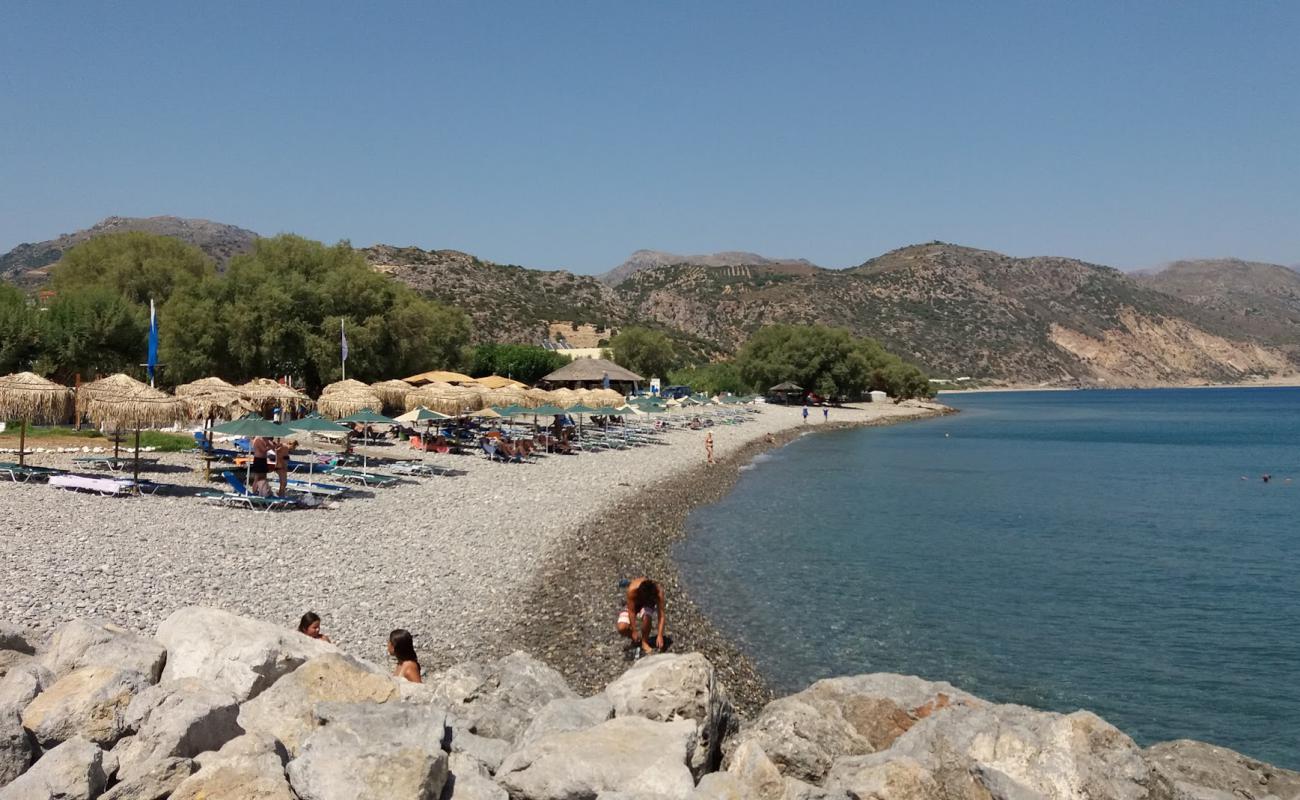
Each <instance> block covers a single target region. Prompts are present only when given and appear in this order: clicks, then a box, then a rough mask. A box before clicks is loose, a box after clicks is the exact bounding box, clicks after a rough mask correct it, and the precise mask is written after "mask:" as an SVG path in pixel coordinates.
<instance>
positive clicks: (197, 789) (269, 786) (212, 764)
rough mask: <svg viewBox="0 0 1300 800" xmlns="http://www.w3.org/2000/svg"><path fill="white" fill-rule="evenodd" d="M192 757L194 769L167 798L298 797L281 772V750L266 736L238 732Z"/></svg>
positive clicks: (246, 799)
mask: <svg viewBox="0 0 1300 800" xmlns="http://www.w3.org/2000/svg"><path fill="white" fill-rule="evenodd" d="M196 760H197V761H198V762H199V765H200V766H199V769H198V771H197V772H195V773H194V774H193V775H190V776H189V777H188V778H186V779H185V780H183V781H181V783H180V785H179V786H177V787H176V789H175V791H173V792H172V794H171V797H170V798H169V800H216V798H223V800H224V798H240V799H241V800H298V798H297V797H296V796H295V795H294V793H293V790H292V789H290V788H289V781H288V779H287V778H285V776H284V750H283V748H282V747H280V746H279V743H278V742H276V741H275V739H274V738H272V737H270V736H266V735H262V734H250V735H246V736H240V737H239V738H237V739H231V740H230V741H229V742H226V744H225V745H223V746H222V748H221V749H220V750H218V751H217V752H215V753H205V754H204V755H203V757H202V758H199V759H196Z"/></svg>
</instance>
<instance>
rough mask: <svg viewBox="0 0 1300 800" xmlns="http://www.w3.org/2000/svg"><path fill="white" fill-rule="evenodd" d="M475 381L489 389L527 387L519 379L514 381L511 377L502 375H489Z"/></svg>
mask: <svg viewBox="0 0 1300 800" xmlns="http://www.w3.org/2000/svg"><path fill="white" fill-rule="evenodd" d="M474 382H475V383H477V384H478V385H479V386H485V387H487V388H489V389H523V388H525V387H524V385H523V384H522V383H520V382H519V381H512V380H510V379H509V378H503V377H501V376H500V375H488V376H486V377H483V378H475V379H474Z"/></svg>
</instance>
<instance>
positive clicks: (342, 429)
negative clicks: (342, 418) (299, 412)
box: [284, 414, 352, 483]
mask: <svg viewBox="0 0 1300 800" xmlns="http://www.w3.org/2000/svg"><path fill="white" fill-rule="evenodd" d="M284 426H285V427H286V428H292V429H293V430H295V431H308V432H323V433H352V429H351V428H349V427H348V426H346V425H340V424H338V423H337V422H335V421H334V420H330V419H325V418H324V417H322V416H320V415H319V414H308V415H307V416H305V417H303V418H302V419H295V420H291V421H289V422H286V423H284ZM315 471H316V447H315V445H313V446H312V448H311V461H310V462H308V464H307V482H308V483H311V480H312V477H311V476H312V475H313V474H314V473H315Z"/></svg>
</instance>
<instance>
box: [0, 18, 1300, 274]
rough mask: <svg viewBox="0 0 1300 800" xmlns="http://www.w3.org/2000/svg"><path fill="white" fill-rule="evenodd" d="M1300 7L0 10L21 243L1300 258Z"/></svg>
mask: <svg viewBox="0 0 1300 800" xmlns="http://www.w3.org/2000/svg"><path fill="white" fill-rule="evenodd" d="M1297 41H1300V3H1295V2H1264V1H1263V0H1261V1H1260V2H1254V1H1253V0H1252V1H1248V2H1238V1H1234V2H1221V3H1203V2H1194V1H1188V2H1154V1H1153V2H1143V3H1131V2H1122V3H1105V2H1088V3H1056V2H1041V1H1039V0H1035V1H1034V2H1023V3H1021V2H1006V3H969V2H951V3H869V2H842V3H837V2H809V3H793V2H791V3H786V4H777V3H763V2H746V3H720V2H718V3H713V2H683V3H595V2H592V3H536V2H528V3H525V2H520V3H471V2H464V3H454V4H446V3H437V4H435V3H409V4H384V3H355V2H348V3H328V2H300V3H271V2H260V3H232V2H223V3H203V4H199V3H175V2H168V3H163V2H158V3H146V2H135V3H126V2H118V3H64V2H49V1H44V0H39V1H37V2H25V1H20V0H9V2H6V3H5V4H4V6H3V9H2V10H0V118H2V119H3V123H2V124H0V250H7V249H9V248H10V247H12V246H13V245H15V244H17V243H19V242H22V241H36V240H41V239H46V238H50V237H52V236H54V235H56V234H58V233H62V232H66V231H70V230H75V229H77V228H81V227H85V226H87V225H90V224H92V223H94V222H95V221H97V220H99V219H100V218H102V217H104V216H107V215H110V214H121V215H153V214H177V215H181V216H194V217H206V218H209V219H215V220H220V221H223V222H230V223H234V224H238V225H242V226H245V227H248V228H251V229H253V230H256V231H258V232H260V233H264V234H271V233H277V232H281V231H291V232H295V233H301V234H303V235H306V236H311V237H314V238H319V239H324V240H326V241H335V240H337V239H350V240H351V241H352V242H353V243H354V244H357V245H365V244H371V243H374V242H387V243H391V244H401V245H405V244H414V245H419V246H422V247H450V248H456V249H461V250H466V251H469V252H472V253H475V254H477V255H480V256H482V257H485V258H489V259H492V260H495V261H501V262H509V263H519V264H525V265H529V266H539V267H562V268H568V269H572V270H574V271H577V272H599V271H603V270H605V269H608V268H610V267H612V266H615V265H616V264H618V263H619V262H621V261H622V260H623V259H624V258H625V257H626V256H627V254H628V253H629V252H631V251H632V250H634V249H636V248H640V247H648V248H657V249H664V250H672V251H676V252H691V253H694V252H707V251H714V250H723V249H747V250H755V251H758V252H761V253H765V254H768V255H774V256H792V257H793V256H802V257H806V258H809V259H812V260H813V261H815V262H817V263H819V264H822V265H825V266H848V265H852V264H857V263H860V262H862V261H863V260H865V259H867V258H870V257H872V256H874V255H877V254H879V253H881V252H883V251H886V250H889V249H892V248H894V247H899V246H902V245H906V244H910V243H914V242H918V241H928V240H932V239H942V240H945V241H953V242H959V243H962V244H969V245H973V246H978V247H985V248H990V249H995V250H1000V251H1003V252H1008V253H1012V254H1014V255H1041V254H1052V255H1068V256H1075V257H1080V258H1085V259H1088V260H1091V261H1096V262H1100V263H1105V264H1110V265H1113V266H1118V267H1121V268H1134V267H1147V266H1152V265H1157V264H1160V263H1163V262H1166V261H1169V260H1172V259H1177V258H1185V257H1216V256H1227V255H1233V256H1239V257H1244V258H1251V259H1258V260H1265V261H1274V262H1281V263H1287V264H1292V263H1297V262H1300V56H1297V45H1296V42H1297Z"/></svg>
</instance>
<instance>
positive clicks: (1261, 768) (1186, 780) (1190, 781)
mask: <svg viewBox="0 0 1300 800" xmlns="http://www.w3.org/2000/svg"><path fill="white" fill-rule="evenodd" d="M1142 755H1143V758H1145V759H1146V762H1147V764H1149V765H1151V768H1152V769H1153V770H1154V771H1155V772H1156V773H1157V774H1158V775H1160V776H1161V777H1162V778H1164V779H1165V780H1167V781H1169V783H1170V784H1171V785H1172V786H1173V787H1174V790H1175V797H1178V798H1180V800H1181V798H1188V800H1211V799H1212V798H1214V799H1217V798H1220V797H1223V798H1251V800H1255V799H1257V798H1272V797H1277V798H1297V797H1300V772H1292V771H1291V770H1287V769H1278V768H1277V767H1273V766H1270V765H1268V764H1265V763H1263V762H1260V761H1256V760H1254V759H1253V758H1247V757H1246V756H1243V755H1242V754H1240V753H1236V752H1233V751H1232V750H1228V749H1227V748H1224V747H1215V746H1214V745H1212V744H1206V743H1205V742H1192V741H1187V740H1178V741H1175V742H1162V743H1160V744H1157V745H1154V746H1152V747H1148V748H1147V749H1146V750H1145V751H1143V753H1142Z"/></svg>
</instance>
